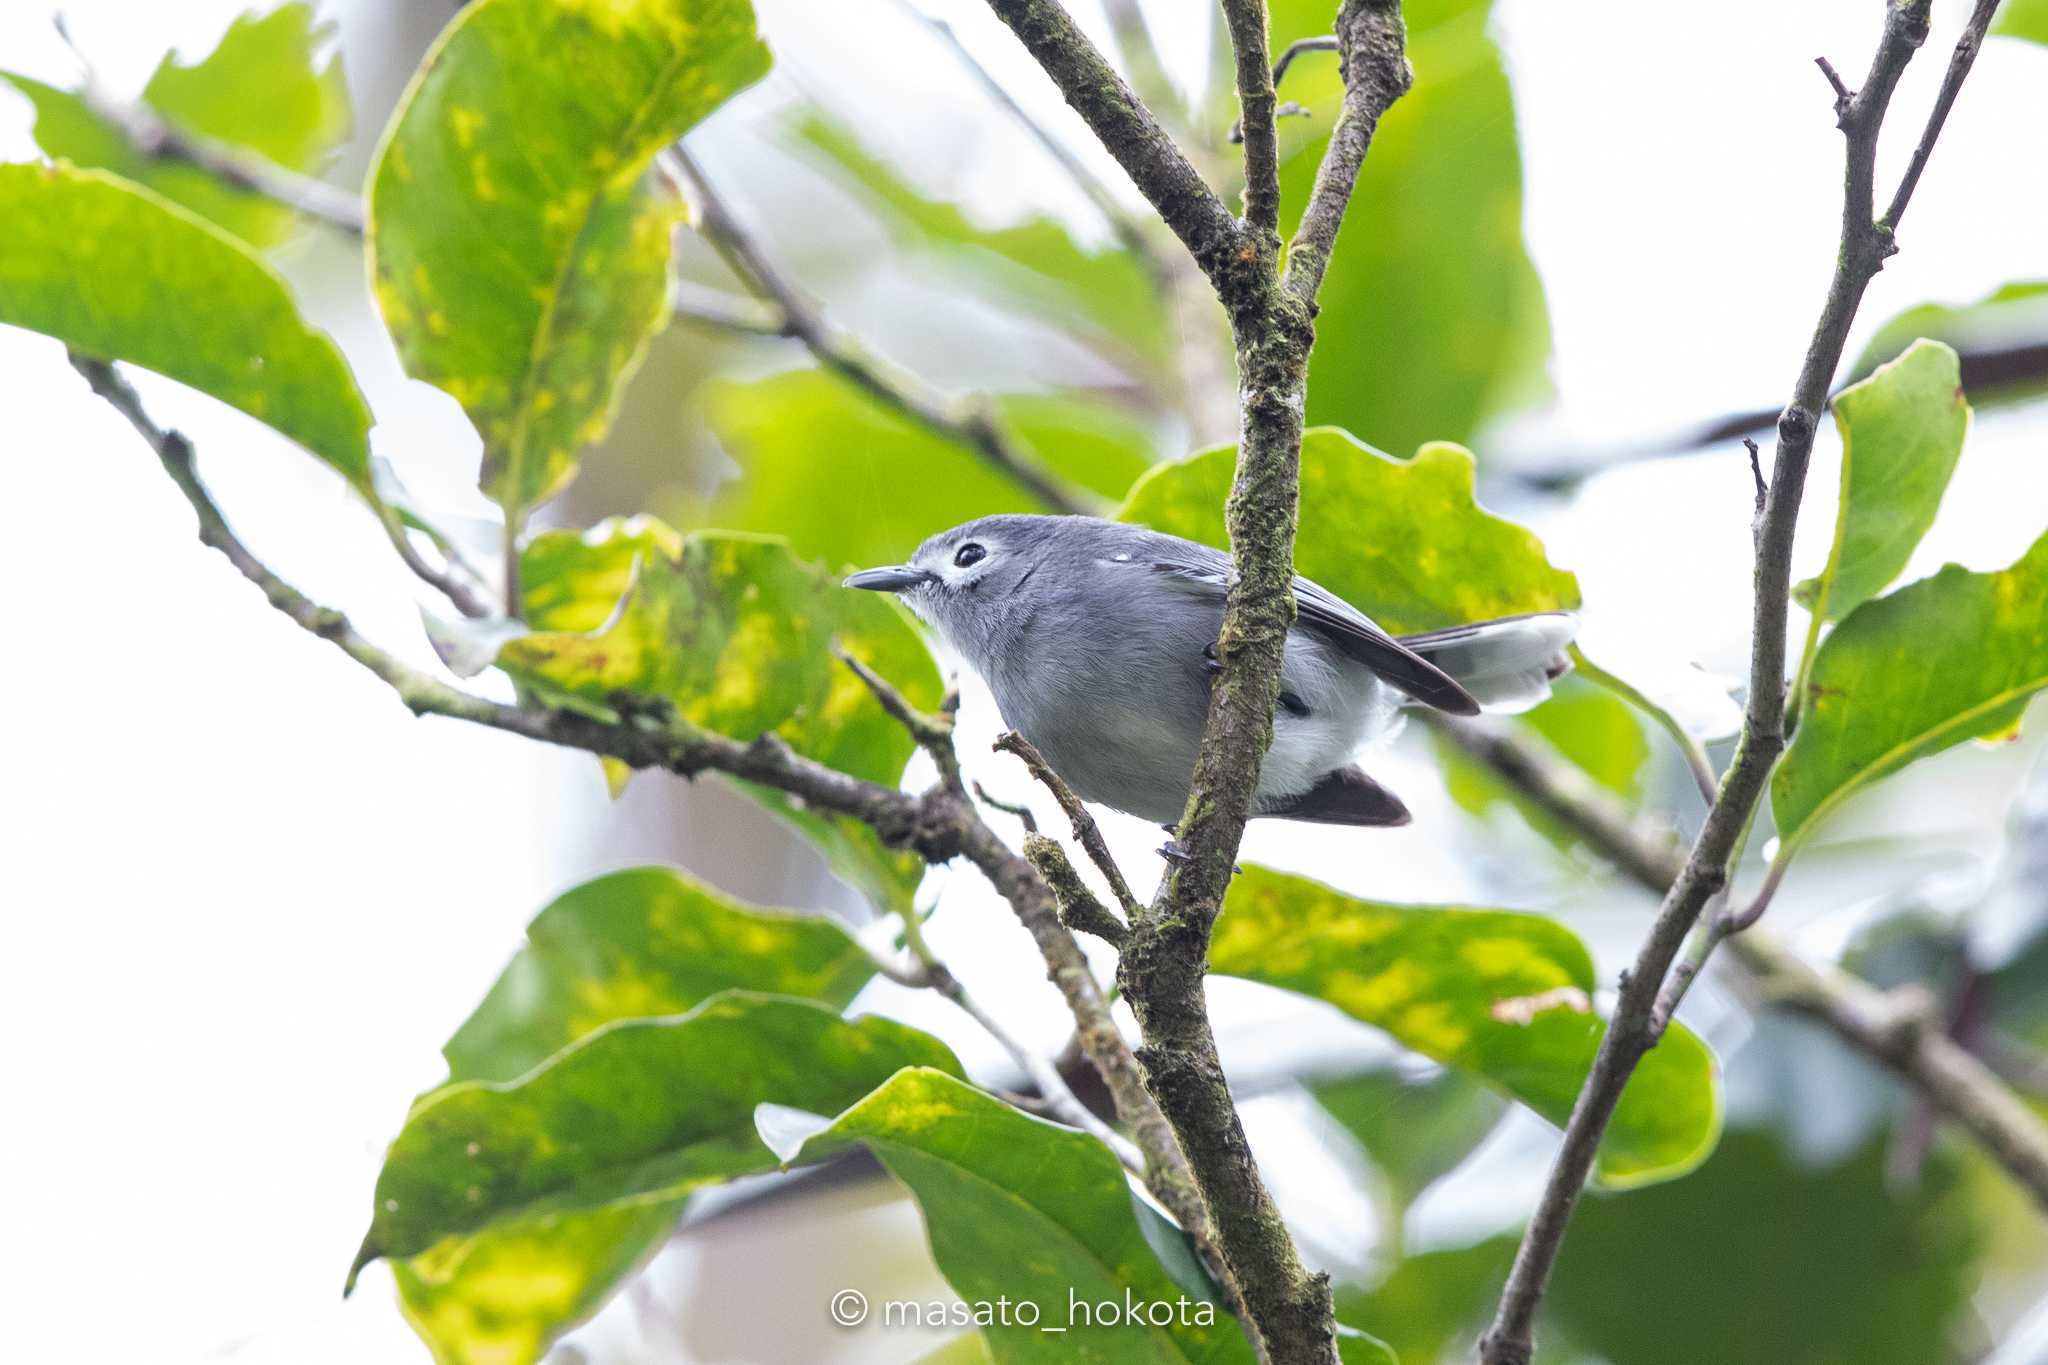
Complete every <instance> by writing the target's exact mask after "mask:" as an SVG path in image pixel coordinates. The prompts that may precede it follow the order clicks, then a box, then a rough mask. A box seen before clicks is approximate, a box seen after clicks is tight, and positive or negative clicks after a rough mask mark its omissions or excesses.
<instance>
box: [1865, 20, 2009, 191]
mask: <svg viewBox="0 0 2048 1365" xmlns="http://www.w3.org/2000/svg"><path fill="white" fill-rule="evenodd" d="M1998 3H1999V0H1977V5H1976V8H1975V9H1973V10H1971V11H1970V19H1969V22H1968V23H1966V24H1964V25H1963V36H1962V37H1960V38H1958V39H1956V46H1955V50H1954V51H1953V52H1951V53H1950V54H1949V59H1948V70H1947V71H1946V72H1944V73H1943V75H1942V78H1941V89H1940V90H1939V91H1937V92H1936V93H1935V96H1934V107H1933V109H1931V110H1929V111H1928V114H1927V126H1926V127H1925V128H1923V129H1922V130H1921V132H1920V141H1919V142H1918V143H1916V144H1915V145H1914V147H1913V159H1912V160H1911V161H1910V162H1908V163H1907V164H1906V173H1905V175H1904V176H1902V177H1900V179H1899V187H1898V189H1896V190H1894V191H1893V192H1892V201H1891V203H1889V204H1887V205H1886V206H1885V210H1884V217H1883V218H1881V219H1879V220H1878V221H1879V222H1881V223H1883V224H1884V226H1885V227H1886V228H1888V229H1890V230H1891V231H1892V232H1897V231H1898V230H1899V220H1900V219H1902V218H1904V217H1905V216H1906V205H1907V204H1909V203H1911V202H1912V199H1913V191H1914V190H1916V189H1918V188H1919V186H1920V175H1921V172H1923V171H1925V170H1926V169H1927V158H1928V157H1930V156H1932V155H1933V154H1934V140H1935V139H1936V138H1938V137H1940V136H1941V129H1942V125H1943V124H1945V123H1947V122H1948V111H1949V110H1951V109H1953V108H1954V107H1955V103H1956V95H1957V94H1958V93H1959V92H1960V91H1961V90H1962V88H1963V78H1964V77H1965V76H1968V75H1969V74H1970V67H1971V66H1972V65H1974V64H1975V63H1976V60H1977V51H1978V49H1979V48H1981V47H1983V46H1984V35H1985V33H1986V32H1987V31H1989V29H1990V28H1991V19H1992V16H1993V15H1994V14H1996V13H1997V12H1998Z"/></svg>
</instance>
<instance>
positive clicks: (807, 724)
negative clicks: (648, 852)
mask: <svg viewBox="0 0 2048 1365" xmlns="http://www.w3.org/2000/svg"><path fill="white" fill-rule="evenodd" d="M673 537H674V532H672V531H669V530H668V529H667V528H666V527H662V526H660V524H659V523H657V522H650V521H640V522H636V523H628V524H624V525H620V526H615V527H613V528H611V529H610V530H609V531H600V532H598V533H594V534H592V535H590V536H578V535H576V534H575V533H573V532H560V533H550V534H548V535H544V536H537V537H535V538H534V541H533V543H532V545H530V546H529V547H528V549H527V552H526V554H525V556H524V557H523V558H522V563H523V564H526V565H529V566H530V567H531V569H532V570H533V572H534V575H535V577H534V588H535V592H536V595H537V596H538V597H539V598H540V599H541V600H542V601H543V603H544V604H545V609H544V613H543V619H541V620H538V621H537V622H536V624H541V625H545V626H552V627H557V628H554V629H543V630H537V631H535V632H534V633H532V634H530V635H526V636H523V637H521V638H518V639H515V640H511V641H509V642H507V643H506V644H505V645H503V646H502V647H501V649H500V650H499V653H498V664H499V666H500V667H502V668H503V669H505V670H506V671H507V672H508V673H511V674H512V675H513V676H514V677H516V678H518V679H519V680H520V681H521V682H523V683H525V684H526V685H528V686H530V687H532V688H534V689H535V690H536V691H537V692H539V693H541V694H542V695H545V696H548V697H550V698H551V699H553V700H556V701H560V702H563V703H566V704H570V705H575V706H581V707H586V708H596V709H600V710H606V709H609V708H611V707H612V706H613V704H614V703H615V702H616V701H617V699H618V695H619V694H621V693H624V694H629V695H630V696H632V697H637V698H644V699H647V700H649V701H659V702H664V703H666V704H667V705H669V706H671V707H673V708H674V710H675V713H676V714H677V716H679V717H680V718H682V719H684V720H686V721H689V722H690V723H691V724H694V725H697V726H700V727H702V728H704V729H707V730H716V731H717V732H719V733H720V734H724V735H730V736H732V737H733V738H735V739H741V740H752V739H755V738H756V737H758V736H760V735H761V734H763V733H766V732H769V731H773V732H774V733H775V734H777V735H779V736H780V737H781V738H782V739H783V740H785V741H786V742H787V743H788V744H789V745H790V747H791V748H793V749H794V750H796V752H798V753H800V754H802V755H804V756H806V757H808V758H813V759H816V760H817V761H818V762H820V763H823V764H826V765H827V766H829V767H833V768H837V769H838V770H839V771H841V772H844V773H849V774H851V775H853V776H855V777H860V778H865V779H867V780H868V781H871V782H880V783H883V784H885V785H889V786H894V785H895V784H896V783H897V782H898V781H900V780H901V778H902V776H903V768H904V765H905V763H907V762H908V761H909V758H910V755H911V752H912V750H913V748H914V747H915V746H914V745H913V744H912V742H911V740H910V737H909V735H908V734H907V733H906V732H905V731H904V729H903V727H902V726H901V725H898V724H897V723H896V722H895V721H894V720H892V719H890V718H889V716H888V714H887V713H885V712H884V711H883V710H882V708H881V707H880V706H879V705H877V704H876V702H875V700H874V698H873V696H871V695H870V694H869V693H868V690H867V688H866V687H865V686H863V685H862V683H861V681H860V680H859V679H858V678H856V677H855V676H854V675H853V673H852V671H851V670H849V669H848V668H846V667H845V666H844V665H842V664H840V663H839V662H838V660H836V659H835V658H834V657H833V656H832V645H833V643H834V642H835V641H836V642H837V643H838V645H839V646H840V648H842V649H844V650H846V651H847V652H848V653H850V654H853V655H855V656H856V657H858V658H859V659H860V660H861V661H862V662H864V663H866V664H867V665H868V666H869V667H870V668H872V669H874V670H875V671H876V672H877V673H879V674H881V676H883V677H884V678H887V679H889V681H891V682H892V683H894V684H895V685H896V687H897V689H898V690H899V691H901V692H902V693H903V694H904V696H906V697H907V698H909V699H910V701H911V702H912V704H914V705H916V706H919V707H921V708H924V709H926V710H930V709H931V708H933V707H935V706H936V705H937V704H938V701H939V695H940V688H939V675H938V670H937V669H936V668H935V667H934V666H933V664H932V661H931V655H930V654H929V652H927V650H926V649H925V646H924V643H923V641H922V640H920V639H919V637H918V635H917V632H916V631H915V630H914V629H913V628H912V627H911V625H910V623H909V620H908V619H907V617H906V616H905V615H904V613H903V610H902V609H901V608H900V607H899V606H898V605H897V604H896V603H894V602H892V601H889V600H887V599H884V598H881V597H878V596H876V595H875V594H873V593H863V592H849V591H847V590H845V589H842V588H840V587H839V585H838V582H837V580H836V577H835V576H834V575H831V574H827V573H823V572H821V571H820V570H818V569H817V568H815V567H814V566H811V565H807V564H803V563H800V562H798V560H797V559H796V558H795V556H793V555H792V554H791V553H790V552H789V548H788V547H787V546H786V545H784V544H783V543H782V542H780V541H778V540H770V539H766V538H763V537H758V536H745V535H729V534H716V533H700V534H697V535H693V536H690V537H689V538H687V539H685V540H682V541H680V544H679V551H677V552H671V550H670V549H669V547H670V546H671V545H675V544H677V542H676V541H675V540H674V539H673ZM636 565H637V570H636V569H635V567H634V566H636ZM622 575H629V576H630V584H631V586H630V590H629V591H628V592H627V593H626V595H625V597H624V599H623V600H622V601H621V600H616V599H613V600H609V601H608V600H607V598H608V597H609V594H610V589H611V586H612V585H614V584H616V583H618V582H619V581H620V578H621V576H622ZM593 621H594V622H595V623H596V624H595V625H592V624H591V623H592V622H593ZM743 785H745V784H743ZM745 789H746V790H747V791H748V792H749V793H750V794H752V795H753V796H754V797H755V798H756V799H758V800H760V801H761V802H762V803H763V804H764V805H766V806H768V808H769V809H771V810H773V811H775V812H776V813H777V814H778V815H780V816H782V817H783V818H784V819H786V820H788V821H789V822H790V823H792V824H794V825H795V826H796V827H797V828H798V829H799V830H800V831H802V832H803V833H804V834H805V835H806V836H807V837H808V838H810V839H811V840H812V841H813V842H814V843H816V844H817V845H818V846H819V848H820V849H821V850H822V851H823V852H824V854H825V856H826V858H827V860H828V861H829V862H830V863H831V866H832V869H833V871H834V872H835V873H837V874H838V875H839V876H840V877H841V878H843V879H844V880H845V881H846V882H847V883H848V884H849V885H851V886H853V887H854V888H855V889H857V890H859V891H861V892H862V893H863V894H865V895H867V896H868V897H869V898H870V899H871V900H872V901H873V902H874V903H875V905H876V906H877V908H879V909H884V910H898V909H902V908H904V907H906V906H907V905H908V904H909V901H910V896H911V893H912V892H913V891H915V890H916V888H917V884H918V881H919V880H920V878H921V877H922V875H923V864H922V862H921V861H920V860H919V859H918V858H917V857H916V856H915V855H914V854H904V853H900V852H897V851H894V850H891V849H887V848H884V847H883V846H882V844H881V843H880V841H879V840H878V839H877V837H876V836H875V833H874V831H873V830H872V829H871V828H869V827H868V826H867V825H865V824H862V823H861V822H859V821H856V820H851V819H847V818H844V817H841V816H835V815H830V814H826V813H821V812H819V811H815V810H811V809H808V808H806V807H804V806H803V805H802V804H801V803H799V802H796V801H794V800H793V799H791V798H790V797H788V796H787V795H785V794H784V793H781V792H777V791H772V790H770V789H768V788H765V787H755V786H751V785H746V787H745Z"/></svg>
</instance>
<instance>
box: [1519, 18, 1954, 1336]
mask: <svg viewBox="0 0 2048 1365" xmlns="http://www.w3.org/2000/svg"><path fill="white" fill-rule="evenodd" d="M1928 4H1929V0H1890V5H1889V8H1888V10H1887V13H1886V16H1885V25H1884V35H1883V38H1882V40H1881V41H1880V43H1879V46H1878V50H1877V55H1876V56H1875V57H1874V58H1873V59H1872V63H1871V69H1870V74H1869V76H1868V78H1867V79H1866V80H1865V81H1864V84H1863V88H1862V89H1861V90H1859V91H1857V92H1856V93H1855V94H1854V95H1853V96H1852V97H1851V99H1850V100H1849V102H1848V104H1847V105H1846V106H1845V107H1844V109H1843V111H1842V116H1841V118H1840V123H1841V126H1842V130H1843V132H1844V134H1845V135H1846V142H1847V152H1846V158H1845V160H1846V165H1845V170H1844V173H1843V194H1842V227H1841V243H1840V247H1839V250H1838V252H1837V256H1836V263H1835V271H1834V278H1833V281H1832V282H1831V284H1830V286H1829V288H1828V293H1827V298H1826V301H1825V303H1824V304H1823V306H1822V308H1821V314H1820V319H1819V321H1818V322H1817V323H1816V325H1815V327H1814V331H1813V337H1812V340H1811V342H1810V343H1809V345H1808V347H1807V352H1806V358H1805V361H1804V363H1803V364H1802V365H1801V367H1800V371H1799V376H1798V379H1797V381H1796V382H1795V383H1794V385H1793V390H1792V401H1791V402H1790V403H1789V404H1788V405H1787V406H1786V408H1785V410H1784V412H1783V414H1782V415H1781V416H1780V417H1779V419H1778V442H1777V450H1776V455H1775V458H1774V461H1773V467H1772V475H1771V482H1770V489H1769V495H1768V497H1767V498H1766V500H1765V508H1764V515H1763V519H1762V525H1761V533H1760V535H1759V536H1758V544H1757V565H1756V576H1755V594H1756V596H1755V604H1754V612H1753V622H1752V640H1753V643H1752V646H1751V660H1750V687H1749V704H1748V708H1747V711H1746V714H1745V718H1744V723H1743V729H1742V736H1741V738H1740V739H1739V740H1738V742H1737V745H1736V751H1735V755H1734V758H1733V759H1732V760H1731V762H1730V764H1729V767H1728V771H1727V773H1726V774H1725V775H1724V776H1723V777H1722V781H1721V788H1720V794H1719V796H1718V797H1717V799H1716V800H1715V802H1714V805H1713V807H1712V809H1711V810H1709V811H1708V814H1707V820H1706V823H1705V825H1704V826H1703V827H1702V828H1701V830H1700V834H1699V837H1698V839H1697V840H1696V841H1695V843H1694V844H1693V847H1692V852H1691V854H1690V855H1689V856H1688V857H1687V859H1686V862H1685V865H1684V867H1683V868H1682V869H1681V870H1680V872H1679V875H1678V877H1677V878H1676V879H1675V880H1674V881H1673V883H1672V884H1671V887H1670V889H1669V890H1668V891H1667V892H1666V893H1665V895H1664V900H1663V903H1662V904H1661V905H1660V906H1659V908H1658V913H1657V919H1656V922H1655V924H1654V925H1653V926H1652V928H1651V930H1650V933H1649V936H1648V937H1647V938H1646V939H1645V940H1644V943H1643V946H1642V948H1641V950H1640V951H1639V952H1638V953H1637V955H1636V961H1635V964H1634V966H1633V967H1631V968H1630V970H1629V972H1628V974H1627V976H1626V977H1624V978H1623V981H1622V987H1621V993H1620V997H1619V999H1618V1001H1617V1003H1616V1005H1615V1011H1614V1017H1613V1019H1612V1020H1611V1021H1610V1023H1609V1026H1608V1029H1607V1032H1606V1034H1605V1035H1604V1036H1603V1037H1602V1039H1601V1043H1600V1049H1599V1052H1598V1054H1597V1055H1596V1056H1595V1058H1594V1062H1593V1067H1592V1071H1591V1074H1590V1075H1588V1077H1587V1078H1586V1082H1585V1084H1584V1086H1583V1087H1582V1088H1581V1089H1580V1091H1579V1097H1578V1101H1577V1103H1576V1104H1575V1105H1574V1106H1573V1109H1572V1115H1571V1120H1570V1122H1569V1123H1567V1124H1566V1126H1565V1133H1564V1142H1563V1145H1562V1146H1561V1147H1560V1149H1559V1151H1558V1155H1557V1158H1556V1160H1555V1162H1554V1164H1553V1165H1552V1167H1551V1172H1550V1178H1549V1181H1548V1182H1547V1183H1546V1185H1545V1187H1544V1190H1543V1195H1542V1198H1541V1199H1540V1201H1539V1202H1538V1204H1537V1207H1536V1212H1535V1214H1534V1215H1533V1216H1532V1217H1531V1219H1530V1221H1529V1226H1528V1228H1527V1230H1526V1231H1525V1232H1524V1234H1523V1237H1522V1243H1521V1246H1520V1248H1519V1249H1518V1250H1517V1252H1516V1255H1515V1263H1514V1267H1513V1269H1512V1270H1511V1271H1510V1272H1509V1275H1508V1281H1507V1285H1506V1287H1505V1288H1504V1290H1503V1291H1502V1294H1501V1301H1500V1306H1499V1309H1498V1310H1497V1312H1496V1313H1495V1315H1494V1319H1493V1324H1492V1326H1491V1327H1490V1328H1489V1329H1488V1330H1487V1333H1486V1335H1485V1337H1484V1338H1483V1339H1482V1341H1481V1343H1480V1360H1481V1361H1482V1362H1483V1365H1528V1362H1529V1360H1530V1359H1531V1357H1532V1355H1533V1354H1534V1329H1535V1321H1536V1310H1537V1306H1538V1304H1539V1303H1540V1302H1541V1300H1542V1297H1543V1291H1544V1288H1545V1286H1546V1284H1547V1283H1548V1281H1549V1278H1550V1269H1551V1266H1552V1265H1554V1264H1555V1262H1556V1259H1557V1254H1558V1251H1559V1249H1560V1248H1561V1247H1562V1246H1563V1244H1564V1236H1565V1231H1566V1228H1567V1226H1568V1224H1569V1222H1570V1219H1571V1214H1572V1210H1573V1209H1574V1208H1575V1207H1576V1205H1577V1203H1578V1197H1579V1193H1580V1191H1581V1189H1582V1188H1583V1187H1584V1185H1585V1181H1586V1177H1587V1175H1588V1173H1589V1172H1590V1171H1591V1170H1592V1166H1593V1158H1594V1155H1595V1153H1596V1152H1597V1151H1598V1149H1599V1145H1600V1138H1601V1136H1602V1134H1604V1133H1605V1132H1606V1129H1607V1124H1608V1121H1609V1120H1610V1119H1611V1118H1612V1117H1613V1115H1614V1109H1615V1106H1616V1105H1617V1104H1618V1103H1619V1102H1620V1099H1621V1093H1622V1090H1623V1088H1624V1087H1625V1086H1626V1085H1627V1084H1628V1079H1629V1077H1630V1075H1631V1074H1633V1072H1634V1070H1635V1067H1636V1064H1637V1062H1639V1061H1640V1060H1641V1059H1642V1056H1643V1054H1644V1053H1645V1052H1647V1051H1648V1050H1649V1048H1650V1047H1651V1046H1653V1045H1654V1043H1655V1041H1656V1036H1657V1034H1656V1029H1657V1024H1658V1019H1659V1011H1658V1008H1657V1006H1658V1001H1659V997H1660V995H1661V994H1662V992H1663V988H1664V984H1665V976H1666V974H1667V973H1668V972H1669V971H1670V969H1671V964H1672V961H1673V959H1674V958H1675V957H1676V956H1677V955H1678V951H1679V949H1680V948H1681V947H1682V946H1683V945H1684V943H1685V939H1686V937H1687V935H1689V934H1690V933H1691V932H1692V930H1693V927H1694V925H1695V923H1696V922H1697V921H1698V919H1699V917H1700V914H1701V912H1702V911H1703V910H1704V909H1705V908H1706V906H1707V905H1708V903H1709V902H1710V901H1712V900H1714V899H1715V898H1716V897H1717V896H1718V895H1720V894H1721V892H1722V891H1723V890H1724V888H1725V887H1726V885H1727V881H1728V876H1729V862H1730V859H1731V857H1732V856H1733V854H1734V851H1735V848H1736V845H1737V843H1738V842H1739V840H1740V839H1741V836H1742V833H1743V831H1744V830H1745V829H1746V828H1747V827H1748V824H1749V819H1750V816H1751V814H1752V813H1753V811H1754V809H1755V807H1756V804H1757V802H1758V800H1759V799H1760V798H1761V796H1762V794H1763V789H1764V784H1765V782H1766V779H1767V778H1768V777H1769V774H1770V770H1771V766H1772V765H1773V763H1775V762H1776V760H1777V757H1778V755H1779V753H1780V752H1782V751H1783V749H1784V745H1785V690H1786V689H1785V621H1786V611H1787V601H1788V596H1789V592H1790V588H1791V559H1792V536H1793V531H1794V529H1795V527H1796V525H1797V522H1798V515H1799V502H1800V497H1801V495H1802V494H1803V492H1804V490H1805V485H1806V470H1807V465H1808V461H1809V459H1810V457H1811V455H1812V452H1813V439H1814V431H1815V428H1816V425H1817V423H1818V420H1819V415H1820V411H1821V407H1822V405H1823V404H1824V403H1825V401H1826V399H1827V392H1828V384H1829V381H1830V380H1831V379H1832V378H1833V377H1834V373H1835V370H1836V368H1837V367H1838V366H1839V365H1840V364H1841V359H1842V350H1843V347H1844V345H1845V343H1846V342H1847V339H1848V333H1849V327H1850V324H1851V322H1852V321H1853V320H1854V318H1855V316H1856V310H1857V307H1858V305H1859V304H1860V303H1861V302H1862V298H1863V293H1864V290H1865V289H1866V288H1867V287H1868V285H1869V283H1870V281H1871V280H1872V279H1873V278H1875V276H1876V275H1877V272H1878V271H1879V270H1880V269H1881V268H1882V267H1883V265H1884V261H1885V258H1886V257H1887V256H1889V255H1891V253H1892V251H1893V249H1894V248H1893V246H1892V234H1891V230H1890V228H1889V227H1888V226H1887V225H1886V224H1883V223H1880V222H1879V221H1877V218H1876V209H1875V203H1874V200H1875V185H1874V182H1875V178H1876V177H1875V164H1876V156H1877V138H1878V131H1879V129H1880V127H1881V126H1882V124H1883V122H1884V115H1885V111H1886V108H1887V106H1888V105H1889V104H1890V102H1891V96H1892V92H1893V90H1894V89H1895V88H1896V86H1897V84H1898V80H1899V76H1900V73H1901V72H1903V71H1904V70H1905V67H1906V63H1907V62H1908V61H1909V60H1910V59H1911V58H1912V55H1913V53H1914V52H1915V51H1916V50H1917V49H1918V48H1919V46H1920V45H1921V43H1922V42H1924V41H1925V40H1926V37H1927V22H1928V20H1927V11H1928Z"/></svg>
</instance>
